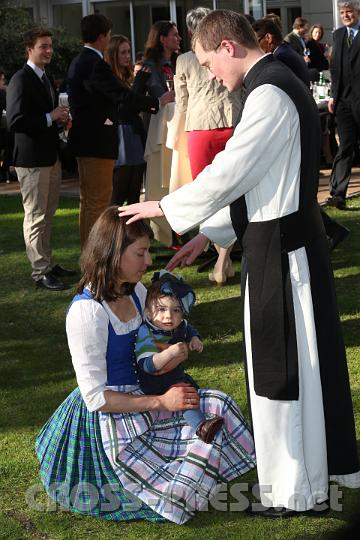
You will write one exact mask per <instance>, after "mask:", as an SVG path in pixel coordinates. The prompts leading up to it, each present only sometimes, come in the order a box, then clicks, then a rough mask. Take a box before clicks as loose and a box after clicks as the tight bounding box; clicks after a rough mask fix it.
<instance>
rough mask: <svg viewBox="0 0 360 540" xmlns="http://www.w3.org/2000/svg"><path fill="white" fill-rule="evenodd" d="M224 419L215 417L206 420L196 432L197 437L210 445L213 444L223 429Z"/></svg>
mask: <svg viewBox="0 0 360 540" xmlns="http://www.w3.org/2000/svg"><path fill="white" fill-rule="evenodd" d="M223 423H224V419H223V418H221V416H215V417H214V418H210V420H204V422H202V423H201V424H200V426H199V427H198V428H197V430H196V435H197V436H198V437H199V439H201V440H202V441H204V442H205V443H207V444H209V443H211V442H212V440H213V438H214V437H215V435H216V434H217V432H218V431H219V430H220V429H221V428H222V426H223Z"/></svg>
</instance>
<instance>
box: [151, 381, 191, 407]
mask: <svg viewBox="0 0 360 540" xmlns="http://www.w3.org/2000/svg"><path fill="white" fill-rule="evenodd" d="M158 399H159V401H160V410H165V411H170V412H174V411H181V410H183V409H198V408H199V394H198V392H197V390H196V388H194V387H193V386H191V385H190V384H186V383H178V384H175V385H174V386H172V387H171V388H169V390H168V391H167V392H166V393H165V394H163V395H162V396H158Z"/></svg>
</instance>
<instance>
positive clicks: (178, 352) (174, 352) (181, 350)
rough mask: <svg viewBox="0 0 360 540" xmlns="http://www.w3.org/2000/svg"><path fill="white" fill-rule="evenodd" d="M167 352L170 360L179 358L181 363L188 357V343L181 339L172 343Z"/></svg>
mask: <svg viewBox="0 0 360 540" xmlns="http://www.w3.org/2000/svg"><path fill="white" fill-rule="evenodd" d="M166 353H167V354H168V355H169V359H170V360H177V361H178V362H179V363H180V362H183V361H184V360H186V359H187V357H188V348H187V345H186V343H184V342H183V341H180V342H179V343H174V344H173V345H170V347H169V348H168V349H167V351H166Z"/></svg>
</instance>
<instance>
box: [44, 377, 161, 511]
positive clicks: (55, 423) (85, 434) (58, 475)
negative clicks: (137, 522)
mask: <svg viewBox="0 0 360 540" xmlns="http://www.w3.org/2000/svg"><path fill="white" fill-rule="evenodd" d="M35 449H36V453H37V455H38V458H39V461H40V477H41V480H42V482H43V484H44V487H45V490H46V492H47V493H48V495H49V496H50V497H51V498H52V499H54V500H55V501H56V502H57V503H58V504H59V505H61V506H62V507H65V508H67V509H68V510H72V511H73V512H79V513H82V514H87V515H90V516H93V517H100V518H103V519H106V520H114V521H126V520H134V519H145V520H149V521H164V518H162V517H161V516H159V515H158V514H156V513H155V512H153V511H152V510H150V509H149V508H148V507H147V506H146V505H144V504H143V503H142V502H141V501H139V499H137V498H136V497H135V496H134V495H132V494H131V493H127V492H126V491H125V490H124V488H123V487H122V486H121V484H120V482H119V478H118V477H117V476H116V474H115V473H114V469H113V468H112V466H111V464H110V463H109V460H108V458H107V456H106V454H105V452H104V448H103V445H102V441H101V432H100V426H99V414H98V413H96V412H95V413H91V412H89V411H88V410H87V408H86V406H85V403H84V401H83V399H82V397H81V394H80V391H79V389H78V388H76V389H75V390H74V391H73V392H72V393H71V394H70V395H69V396H68V397H67V398H66V399H65V401H64V402H63V403H62V404H61V405H60V407H58V409H57V410H56V411H55V412H54V414H53V415H52V416H51V418H50V419H49V420H48V421H47V423H46V424H45V425H44V427H43V428H42V430H41V431H40V433H39V435H38V437H37V439H36V444H35Z"/></svg>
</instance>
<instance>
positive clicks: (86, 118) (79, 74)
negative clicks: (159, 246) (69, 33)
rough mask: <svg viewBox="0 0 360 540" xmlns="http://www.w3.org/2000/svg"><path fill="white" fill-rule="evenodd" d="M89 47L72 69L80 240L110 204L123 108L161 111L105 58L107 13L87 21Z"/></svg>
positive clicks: (83, 29)
mask: <svg viewBox="0 0 360 540" xmlns="http://www.w3.org/2000/svg"><path fill="white" fill-rule="evenodd" d="M81 33H82V39H83V42H84V48H83V50H82V51H81V52H80V54H79V55H78V56H76V57H75V58H74V60H73V61H72V63H71V65H70V68H69V71H68V77H67V78H68V93H69V103H70V110H71V116H72V128H71V130H70V134H69V142H70V146H71V149H72V152H73V154H74V155H75V156H76V158H77V162H78V168H79V179H80V242H81V247H83V246H84V244H85V242H86V240H87V237H88V235H89V232H90V229H91V227H92V226H93V224H94V223H95V221H96V220H97V218H98V217H99V215H100V214H101V212H102V211H103V210H105V208H106V207H107V206H108V205H109V204H110V200H111V192H112V177H113V169H114V163H115V160H116V158H117V154H118V126H117V118H118V108H119V105H120V104H122V105H125V106H126V107H128V108H129V109H135V110H137V111H144V112H150V113H156V112H157V111H158V109H159V101H160V103H161V104H165V103H166V102H167V101H166V99H168V97H169V96H165V97H164V99H160V100H159V99H157V98H154V97H151V96H142V95H138V94H136V93H135V92H133V91H132V90H130V89H129V88H128V87H126V86H125V85H123V84H121V82H120V81H119V80H118V79H117V78H116V77H115V75H114V74H113V73H112V71H111V68H110V66H109V64H107V63H106V62H105V60H104V59H103V54H104V52H105V50H106V49H107V47H108V44H109V41H110V34H111V22H110V21H109V20H108V19H107V18H106V17H105V16H104V15H101V14H93V15H87V16H86V17H84V18H83V19H82V20H81Z"/></svg>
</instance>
